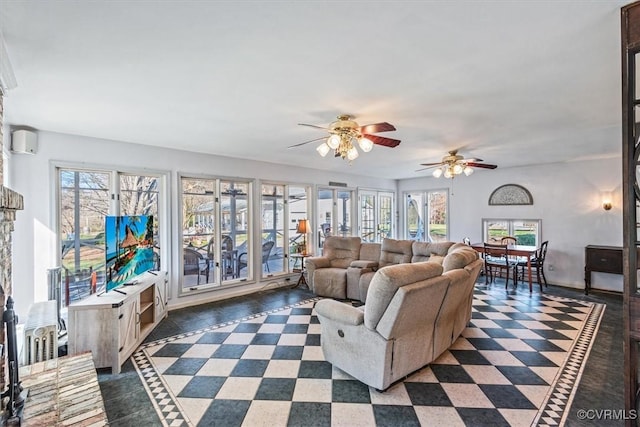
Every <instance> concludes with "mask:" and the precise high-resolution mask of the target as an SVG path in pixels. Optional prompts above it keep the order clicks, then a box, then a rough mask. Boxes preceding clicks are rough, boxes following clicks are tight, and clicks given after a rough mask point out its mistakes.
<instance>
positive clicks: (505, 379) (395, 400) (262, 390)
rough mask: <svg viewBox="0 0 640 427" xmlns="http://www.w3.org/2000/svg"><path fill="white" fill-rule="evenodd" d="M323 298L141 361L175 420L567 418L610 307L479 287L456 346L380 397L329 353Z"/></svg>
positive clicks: (149, 352) (162, 411) (196, 337)
mask: <svg viewBox="0 0 640 427" xmlns="http://www.w3.org/2000/svg"><path fill="white" fill-rule="evenodd" d="M317 300H318V299H310V300H307V301H303V302H300V303H298V304H296V305H291V306H286V307H282V308H280V309H277V310H271V311H268V312H263V313H257V314H255V315H252V316H248V317H245V318H242V319H238V320H237V321H233V322H226V323H222V324H219V325H215V326H211V327H209V328H206V329H201V330H198V331H193V332H189V333H184V334H180V335H176V336H172V337H170V338H166V339H162V340H158V341H154V342H150V343H147V344H145V345H143V346H142V347H140V349H138V351H137V352H136V353H135V354H134V355H133V356H132V359H133V361H134V365H135V367H136V370H137V371H138V374H139V375H140V378H141V379H142V382H143V384H144V387H145V389H146V391H147V393H148V394H149V396H150V398H151V401H152V402H153V404H154V407H155V408H156V411H157V412H158V415H159V417H160V419H161V420H162V421H163V423H164V425H167V426H196V425H197V426H217V425H223V426H357V425H363V426H414V425H415V426H421V425H422V426H431V425H434V426H435V425H444V426H456V425H460V426H463V425H474V426H478V425H486V426H500V425H511V426H521V425H522V426H525V425H526V426H529V425H562V424H563V423H564V420H565V418H566V416H567V415H568V412H569V408H570V406H571V402H572V399H573V396H574V393H575V390H576V388H577V385H578V383H579V381H580V377H581V375H582V371H583V368H584V365H585V363H586V360H587V357H588V355H589V352H590V350H591V344H592V342H593V339H594V338H595V335H596V334H597V331H598V327H599V324H600V319H601V318H602V314H603V312H604V305H603V304H595V303H589V302H582V301H577V300H572V299H567V298H561V297H555V296H549V295H544V294H543V295H534V296H530V295H529V293H528V292H527V293H523V294H522V295H518V294H514V295H509V294H507V293H505V291H504V290H495V291H494V290H491V289H488V290H484V289H476V291H475V294H474V302H473V316H472V320H471V322H470V325H469V326H468V327H467V328H466V329H465V331H464V332H463V334H462V336H461V337H460V338H459V339H458V340H457V341H456V342H455V343H454V344H453V346H452V347H451V348H450V349H449V350H447V351H446V352H445V353H443V354H442V355H441V356H440V357H439V358H438V359H437V360H436V361H434V362H433V363H431V364H430V365H429V366H427V367H425V368H423V369H421V370H419V371H417V372H415V373H414V374H412V375H410V376H409V377H407V378H406V379H405V380H404V381H401V382H398V383H396V384H394V385H393V386H392V387H391V388H389V389H388V390H387V391H385V392H384V393H380V392H377V391H376V390H374V389H372V388H370V387H368V386H366V385H364V384H362V383H361V382H359V381H357V380H355V379H353V378H352V377H350V376H349V375H347V374H346V373H344V372H342V371H340V370H339V369H337V368H334V367H333V366H332V365H331V364H329V363H328V362H326V361H325V360H324V357H323V354H322V349H321V347H320V324H319V322H318V318H317V317H316V315H315V312H314V308H313V307H314V305H315V302H316V301H317Z"/></svg>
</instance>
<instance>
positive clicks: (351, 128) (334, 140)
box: [288, 114, 400, 161]
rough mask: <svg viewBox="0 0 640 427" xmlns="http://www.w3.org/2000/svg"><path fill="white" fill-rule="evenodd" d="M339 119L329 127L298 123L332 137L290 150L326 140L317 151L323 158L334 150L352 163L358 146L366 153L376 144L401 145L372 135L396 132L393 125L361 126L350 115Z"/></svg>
mask: <svg viewBox="0 0 640 427" xmlns="http://www.w3.org/2000/svg"><path fill="white" fill-rule="evenodd" d="M337 118H338V120H336V121H335V122H332V123H330V124H329V126H327V127H323V126H317V125H310V124H306V123H298V124H299V125H300V126H309V127H312V128H318V129H323V130H326V131H327V132H329V134H330V135H329V137H326V136H321V137H320V138H316V139H312V140H310V141H305V142H301V143H299V144H295V145H291V146H289V147H288V148H294V147H299V146H301V145H305V144H309V143H310V142H314V141H319V140H321V139H326V140H325V141H324V142H323V143H322V144H320V145H319V146H318V147H317V148H316V151H318V153H320V155H321V156H322V157H324V156H326V155H327V154H328V153H329V151H331V150H334V152H335V157H342V158H343V159H347V160H349V161H351V160H354V159H355V158H357V157H358V155H359V154H358V149H357V148H356V144H357V145H359V146H360V149H361V150H362V151H364V152H365V153H368V152H369V151H371V150H372V149H373V146H374V144H375V145H383V146H385V147H391V148H393V147H397V146H398V145H399V144H400V140H399V139H392V138H386V137H384V136H378V135H372V134H373V133H378V132H389V131H393V130H396V128H395V127H394V126H393V125H392V124H389V123H387V122H381V123H374V124H369V125H365V126H360V125H359V124H358V123H356V122H355V121H353V120H352V119H353V117H352V116H350V115H348V114H342V115H339V116H338V117H337Z"/></svg>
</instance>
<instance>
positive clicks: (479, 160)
mask: <svg viewBox="0 0 640 427" xmlns="http://www.w3.org/2000/svg"><path fill="white" fill-rule="evenodd" d="M463 162H465V163H475V162H484V160H482V159H478V158H477V157H476V158H474V159H464V160H463Z"/></svg>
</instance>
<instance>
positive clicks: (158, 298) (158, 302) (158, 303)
mask: <svg viewBox="0 0 640 427" xmlns="http://www.w3.org/2000/svg"><path fill="white" fill-rule="evenodd" d="M156 305H160V297H159V296H157V295H156Z"/></svg>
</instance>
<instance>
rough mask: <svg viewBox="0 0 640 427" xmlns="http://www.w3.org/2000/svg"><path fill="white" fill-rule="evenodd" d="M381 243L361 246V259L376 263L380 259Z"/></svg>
mask: <svg viewBox="0 0 640 427" xmlns="http://www.w3.org/2000/svg"><path fill="white" fill-rule="evenodd" d="M381 246H382V245H381V244H380V243H370V242H364V243H362V245H361V246H360V259H361V260H367V261H375V262H376V263H377V262H378V260H379V259H380V247H381Z"/></svg>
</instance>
